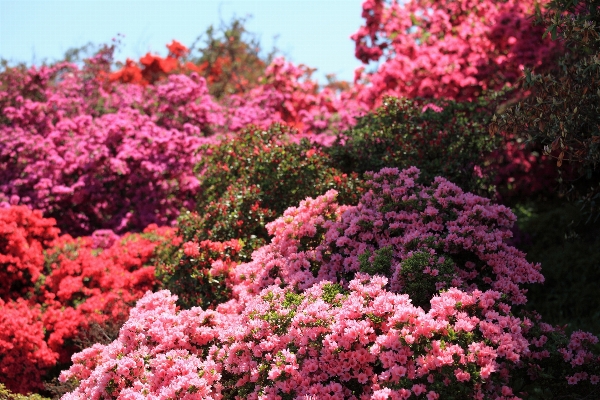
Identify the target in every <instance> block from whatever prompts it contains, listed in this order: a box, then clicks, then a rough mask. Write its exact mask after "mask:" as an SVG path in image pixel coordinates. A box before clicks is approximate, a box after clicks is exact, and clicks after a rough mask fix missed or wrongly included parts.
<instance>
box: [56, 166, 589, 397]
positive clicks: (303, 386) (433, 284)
mask: <svg viewBox="0 0 600 400" xmlns="http://www.w3.org/2000/svg"><path fill="white" fill-rule="evenodd" d="M418 174H419V171H418V169H416V168H410V169H407V170H404V171H402V172H400V171H398V170H397V169H390V168H388V169H383V170H382V171H381V172H379V173H377V174H373V175H370V180H369V182H368V183H367V186H368V188H369V191H368V192H367V193H365V194H364V195H363V197H362V198H361V200H360V202H359V204H358V205H356V206H340V205H338V204H337V203H336V201H335V200H336V192H335V191H329V192H328V193H326V194H325V195H323V196H320V197H317V198H315V199H310V198H309V199H306V200H305V201H303V202H301V204H300V206H299V207H292V208H290V209H288V210H286V212H285V213H284V215H283V216H282V217H280V218H279V219H277V220H275V221H274V222H272V223H270V224H268V225H267V228H268V229H269V232H270V233H271V234H272V235H274V237H273V239H272V242H271V243H270V244H268V245H266V246H263V247H262V248H260V249H258V250H257V251H256V252H255V253H254V254H253V259H252V261H250V262H249V263H246V264H241V265H238V266H237V267H235V269H234V270H233V271H232V272H231V282H230V283H231V284H232V292H231V293H232V298H231V300H229V301H227V302H225V303H222V304H220V305H219V306H217V307H216V309H214V310H206V309H203V308H200V307H193V308H191V309H189V310H183V311H180V310H178V308H177V307H176V306H175V302H176V297H175V296H172V295H171V294H170V293H169V292H168V291H160V292H157V293H148V294H147V295H146V296H145V297H144V298H143V299H141V300H140V301H139V302H138V304H137V306H136V307H135V308H134V309H132V311H131V314H130V318H129V320H128V321H127V322H126V323H125V325H124V326H123V328H122V330H121V332H120V334H119V337H118V338H117V339H116V340H115V341H114V342H112V343H111V344H108V345H100V344H97V345H94V346H92V347H91V348H88V349H86V350H84V351H83V352H81V353H78V354H76V355H75V356H74V357H73V362H74V365H73V366H72V367H71V368H70V369H69V370H68V371H65V372H63V374H62V375H61V380H62V381H64V382H68V381H73V382H79V386H78V388H77V389H76V390H75V391H73V392H71V393H69V394H67V395H65V397H64V398H65V399H71V398H72V399H76V398H81V397H93V396H97V397H98V398H100V397H105V398H117V397H123V396H131V397H135V396H150V397H180V398H239V397H244V398H260V397H263V398H302V397H305V398H308V397H309V396H317V397H322V396H328V397H331V398H340V399H342V398H381V399H384V398H390V397H392V398H409V397H410V396H412V395H416V396H426V397H428V398H429V399H436V398H465V397H473V398H489V397H493V398H514V397H515V396H524V395H527V394H531V395H539V396H542V397H543V396H544V395H545V394H547V393H545V392H544V391H545V390H546V391H547V390H548V389H550V390H551V391H552V392H551V395H556V394H558V395H566V394H569V395H579V396H585V395H591V393H592V392H594V391H595V392H596V393H597V390H598V388H597V386H596V385H597V384H598V382H599V381H600V358H599V357H598V351H597V349H596V350H595V349H594V346H595V345H596V343H597V342H598V339H597V338H596V337H595V336H593V335H591V334H587V333H583V332H576V333H574V334H573V335H572V336H571V337H570V338H569V337H567V336H565V335H564V334H563V333H561V332H560V331H559V330H556V329H555V328H552V327H551V326H549V325H547V324H544V323H543V322H541V321H540V320H539V317H537V316H534V317H531V318H530V317H528V316H526V315H520V311H519V310H520V305H521V304H524V303H525V302H526V296H525V293H526V291H525V289H524V285H525V284H526V283H535V282H541V281H543V277H542V275H541V274H540V272H539V265H533V264H530V263H528V262H527V261H526V260H525V257H524V254H523V253H521V252H519V251H518V250H516V249H515V248H513V247H511V246H509V245H507V244H506V240H507V239H508V238H509V237H510V232H509V228H510V226H511V225H512V223H514V220H515V217H514V214H512V213H511V211H510V210H509V209H507V208H506V207H503V206H498V205H493V204H491V202H490V201H489V200H486V199H484V198H481V197H478V196H476V195H473V194H469V193H465V192H463V191H462V190H461V189H459V188H458V187H457V186H455V185H453V184H451V183H450V182H448V181H447V180H445V179H443V178H436V179H435V180H434V182H433V183H432V184H431V185H425V186H424V185H420V184H418V183H416V182H417V181H418ZM196 250H197V249H196ZM549 371H551V372H552V373H553V374H558V375H551V379H548V378H547V376H548V375H546V374H545V372H549ZM548 385H549V386H548Z"/></svg>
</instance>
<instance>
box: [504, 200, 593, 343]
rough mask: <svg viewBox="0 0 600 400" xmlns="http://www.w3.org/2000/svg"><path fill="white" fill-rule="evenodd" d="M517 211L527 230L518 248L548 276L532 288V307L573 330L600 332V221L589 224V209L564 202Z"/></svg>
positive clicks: (525, 206)
mask: <svg viewBox="0 0 600 400" xmlns="http://www.w3.org/2000/svg"><path fill="white" fill-rule="evenodd" d="M515 213H516V214H517V224H518V226H519V228H520V230H522V231H523V232H524V233H525V234H526V236H525V237H524V238H521V240H520V241H521V242H522V243H521V244H520V246H519V247H521V249H522V250H524V251H525V252H526V253H527V259H528V260H529V261H531V262H539V263H541V265H542V271H541V272H542V274H543V275H544V277H545V278H546V281H545V282H544V285H534V286H533V287H531V288H530V289H529V292H528V293H527V297H528V298H529V301H528V303H527V308H528V309H530V310H536V311H538V312H539V313H540V314H541V315H542V316H543V318H544V320H545V321H546V322H548V323H551V324H558V325H567V329H568V330H569V331H574V330H578V329H581V330H585V331H590V332H593V333H595V334H600V303H599V302H598V282H600V222H596V223H588V224H585V221H586V215H585V213H584V212H583V211H582V210H581V209H580V208H578V207H576V206H574V205H573V204H569V203H568V202H566V201H565V200H555V201H553V202H540V203H522V204H520V205H519V206H517V207H515Z"/></svg>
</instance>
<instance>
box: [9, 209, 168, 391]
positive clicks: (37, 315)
mask: <svg viewBox="0 0 600 400" xmlns="http://www.w3.org/2000/svg"><path fill="white" fill-rule="evenodd" d="M0 221H1V224H2V225H1V226H2V240H1V241H0V246H1V247H0V254H1V256H0V262H1V263H2V273H3V274H4V275H3V280H2V282H3V286H2V289H3V290H2V292H1V293H0V310H1V312H0V314H1V315H2V318H1V320H0V325H1V327H2V329H1V331H2V336H1V338H0V348H2V352H1V353H2V357H0V371H1V373H0V382H2V383H3V384H5V385H6V387H7V388H8V389H10V390H12V391H16V392H19V393H26V392H28V391H32V390H41V389H44V380H47V379H50V378H51V376H52V375H53V374H54V376H56V374H57V372H58V371H60V367H61V366H65V365H68V363H69V360H70V357H71V355H72V354H73V353H74V352H75V351H78V350H81V349H82V348H81V347H78V346H77V343H78V342H80V343H81V342H85V340H86V335H88V332H89V330H90V329H91V327H92V326H93V325H98V326H108V325H112V324H114V323H116V324H119V321H120V324H122V323H123V322H124V321H125V320H126V318H127V315H128V313H129V309H130V308H131V307H132V306H133V305H134V304H135V302H136V301H137V300H138V299H139V298H141V297H142V295H143V294H144V293H145V292H146V291H148V290H153V289H156V288H157V285H158V282H157V281H156V278H155V276H154V263H153V261H154V257H155V253H154V250H155V248H156V246H157V244H158V243H160V242H163V241H170V240H171V239H172V238H173V230H172V229H171V228H158V227H157V226H156V225H153V226H149V227H148V228H147V229H145V230H144V232H143V233H141V234H126V235H124V236H123V237H119V236H117V235H116V234H115V233H113V232H112V231H109V230H104V231H96V232H94V234H93V235H92V236H88V237H80V238H77V239H74V238H72V237H71V236H69V235H63V236H59V233H60V231H59V229H58V228H56V225H55V224H56V223H55V221H54V220H53V219H48V218H43V217H42V215H41V212H40V211H31V210H29V209H28V208H27V207H24V206H12V207H8V208H0ZM119 327H120V325H119ZM114 333H118V327H117V330H116V332H114ZM114 333H113V334H114Z"/></svg>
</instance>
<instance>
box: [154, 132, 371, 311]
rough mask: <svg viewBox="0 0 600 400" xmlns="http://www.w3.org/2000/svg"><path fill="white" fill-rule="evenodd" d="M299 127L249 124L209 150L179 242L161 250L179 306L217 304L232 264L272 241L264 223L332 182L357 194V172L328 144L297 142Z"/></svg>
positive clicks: (163, 277)
mask: <svg viewBox="0 0 600 400" xmlns="http://www.w3.org/2000/svg"><path fill="white" fill-rule="evenodd" d="M294 133H295V132H294V131H293V130H292V129H290V128H289V127H287V126H285V125H273V126H271V127H270V128H269V129H268V130H266V131H263V130H260V129H258V128H257V127H249V128H248V129H246V130H245V131H244V132H243V134H242V135H240V136H237V137H234V138H231V139H226V140H224V141H222V142H221V143H220V144H218V145H213V146H209V147H207V148H206V149H205V153H206V156H205V157H204V158H203V162H202V163H199V164H198V165H197V166H196V169H195V171H196V173H197V174H198V179H199V181H200V183H199V192H200V193H201V195H200V196H198V199H197V203H196V205H195V208H194V209H192V211H187V212H185V213H183V214H182V215H181V216H180V217H179V219H178V224H177V228H178V231H177V232H178V233H177V235H178V238H179V239H178V241H177V242H170V243H168V244H167V245H166V246H164V247H162V248H161V249H160V256H159V259H160V266H159V268H158V270H157V276H158V279H159V280H160V281H161V282H163V283H164V287H165V288H167V289H169V290H170V291H171V292H172V293H173V294H176V295H177V296H178V298H179V301H178V305H180V306H182V307H185V308H191V307H192V306H201V307H214V306H215V305H217V304H218V303H220V302H223V301H224V300H226V299H227V296H228V294H227V292H228V289H227V286H226V285H225V286H224V285H223V284H224V283H225V282H226V281H227V280H228V279H229V278H228V274H229V271H230V270H231V269H232V268H233V267H234V266H235V264H236V263H237V262H240V261H248V260H249V259H250V256H251V254H252V252H253V251H254V250H256V249H258V248H259V247H261V246H263V245H265V243H267V241H268V240H269V234H268V232H267V229H266V228H265V225H266V224H267V223H269V222H271V221H273V220H274V219H275V218H276V217H278V216H279V215H281V214H282V213H283V212H284V211H285V209H286V208H288V207H290V206H291V205H293V204H296V203H298V202H299V201H301V200H303V199H305V198H306V197H308V196H310V195H311V194H312V193H318V194H323V193H325V192H326V191H327V190H329V189H337V190H338V191H339V197H340V199H342V201H344V202H348V203H356V202H357V201H358V198H359V195H360V193H361V191H362V187H361V186H360V182H359V181H358V179H357V177H356V176H355V175H353V174H350V175H348V174H345V173H342V172H341V171H339V170H337V169H336V168H334V167H332V162H331V160H330V159H329V157H327V155H326V153H324V151H323V148H322V146H320V145H318V144H315V143H310V142H308V141H307V140H306V139H304V140H302V141H301V142H300V143H294V142H293V141H292V139H291V138H292V137H293V135H294ZM283 194H285V195H283ZM217 260H218V263H215V262H217ZM211 265H212V266H211ZM219 288H221V289H219Z"/></svg>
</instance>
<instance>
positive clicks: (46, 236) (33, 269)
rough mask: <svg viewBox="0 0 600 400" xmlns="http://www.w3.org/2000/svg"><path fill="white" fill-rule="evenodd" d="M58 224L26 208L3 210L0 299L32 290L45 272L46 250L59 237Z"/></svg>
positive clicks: (14, 207)
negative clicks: (44, 251)
mask: <svg viewBox="0 0 600 400" xmlns="http://www.w3.org/2000/svg"><path fill="white" fill-rule="evenodd" d="M55 223H56V222H55V221H54V220H52V219H44V218H42V213H41V212H40V211H33V212H32V211H31V210H29V209H28V208H27V207H24V206H13V207H8V208H0V281H1V282H2V286H0V299H2V300H5V301H7V300H9V299H17V298H19V297H21V296H24V295H26V294H27V293H28V292H29V291H30V290H31V287H32V286H33V284H34V283H35V282H36V281H37V280H38V278H39V277H40V274H41V273H42V272H43V270H44V255H43V253H42V250H43V249H46V248H48V246H49V245H50V243H51V242H52V241H54V240H55V239H56V238H57V237H58V233H59V230H58V229H57V228H56V227H55V226H54V225H55Z"/></svg>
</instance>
